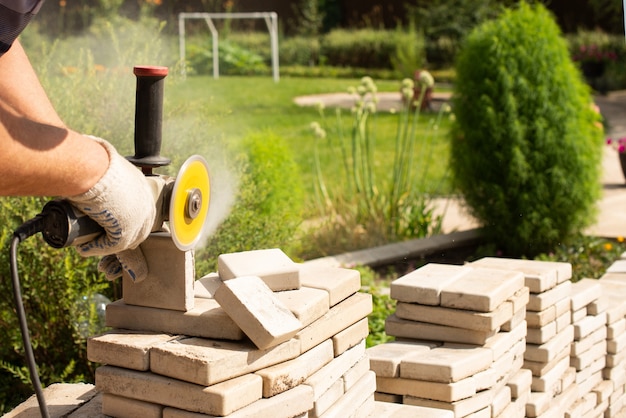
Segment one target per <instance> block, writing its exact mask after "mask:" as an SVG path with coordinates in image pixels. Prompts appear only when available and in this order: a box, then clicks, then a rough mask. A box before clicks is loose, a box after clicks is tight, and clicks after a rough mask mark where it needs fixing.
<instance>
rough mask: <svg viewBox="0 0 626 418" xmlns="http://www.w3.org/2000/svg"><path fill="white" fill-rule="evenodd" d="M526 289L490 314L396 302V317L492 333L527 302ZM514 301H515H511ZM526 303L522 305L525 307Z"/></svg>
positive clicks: (527, 293)
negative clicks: (519, 306) (516, 308)
mask: <svg viewBox="0 0 626 418" xmlns="http://www.w3.org/2000/svg"><path fill="white" fill-rule="evenodd" d="M528 295H529V292H528V288H527V287H523V288H522V290H519V291H518V292H517V293H516V294H515V295H514V296H513V297H512V298H511V299H510V300H506V301H504V302H503V303H501V304H500V305H499V306H498V307H496V308H495V309H494V310H493V311H491V312H477V311H469V310H461V309H453V308H444V307H440V306H428V305H419V304H416V303H406V302H398V303H397V305H396V312H395V313H396V315H397V316H398V318H402V319H408V320H412V321H419V322H428V323H432V324H439V325H448V326H452V327H459V328H466V329H473V330H477V331H492V330H495V329H497V328H498V327H500V326H501V325H502V324H504V323H505V322H507V321H509V320H511V319H512V318H513V314H514V312H516V311H515V310H514V308H515V306H516V305H518V304H521V302H522V301H524V302H527V301H528ZM513 299H515V301H514V300H513ZM525 304H526V303H523V305H525Z"/></svg>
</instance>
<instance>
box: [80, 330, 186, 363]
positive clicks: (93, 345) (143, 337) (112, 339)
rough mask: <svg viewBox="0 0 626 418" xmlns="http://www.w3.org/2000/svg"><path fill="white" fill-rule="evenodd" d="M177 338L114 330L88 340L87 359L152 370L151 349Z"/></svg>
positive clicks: (158, 334) (167, 335)
mask: <svg viewBox="0 0 626 418" xmlns="http://www.w3.org/2000/svg"><path fill="white" fill-rule="evenodd" d="M176 338H178V337H177V336H172V335H169V334H160V333H143V332H139V331H127V330H113V331H109V332H106V333H104V334H101V335H97V336H94V337H91V338H89V339H88V340H87V359H88V360H89V361H92V362H94V363H100V364H108V365H110V366H118V367H124V368H127V369H133V370H143V371H146V370H148V369H149V368H150V349H151V348H152V347H155V346H157V345H159V344H162V343H165V342H167V341H171V340H172V339H176Z"/></svg>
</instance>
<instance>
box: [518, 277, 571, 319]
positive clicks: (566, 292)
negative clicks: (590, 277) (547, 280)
mask: <svg viewBox="0 0 626 418" xmlns="http://www.w3.org/2000/svg"><path fill="white" fill-rule="evenodd" d="M571 289H572V282H570V281H566V282H563V283H561V284H558V285H556V286H555V287H553V288H552V289H550V290H546V291H545V292H543V293H536V294H535V293H531V294H530V298H529V300H528V304H527V305H526V309H527V310H529V311H534V312H539V311H543V310H544V309H547V308H548V306H551V305H555V304H556V303H557V302H558V301H561V300H565V299H569V297H570V292H571ZM569 306H570V302H569V301H568V302H567V307H568V309H569ZM557 316H558V315H557Z"/></svg>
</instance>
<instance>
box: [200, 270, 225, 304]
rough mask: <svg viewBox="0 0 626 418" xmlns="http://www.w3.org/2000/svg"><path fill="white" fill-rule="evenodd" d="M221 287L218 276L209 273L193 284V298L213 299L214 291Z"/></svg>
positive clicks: (220, 280)
mask: <svg viewBox="0 0 626 418" xmlns="http://www.w3.org/2000/svg"><path fill="white" fill-rule="evenodd" d="M221 285H222V279H220V275H219V274H218V273H217V272H215V273H209V274H207V275H206V276H203V277H201V278H199V279H198V280H196V282H195V283H194V289H193V291H194V296H195V297H196V298H203V299H213V296H215V291H216V290H217V288H218V287H220V286H221Z"/></svg>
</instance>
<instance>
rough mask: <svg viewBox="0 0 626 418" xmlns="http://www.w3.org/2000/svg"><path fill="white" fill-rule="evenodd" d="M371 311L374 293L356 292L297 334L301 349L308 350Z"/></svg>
mask: <svg viewBox="0 0 626 418" xmlns="http://www.w3.org/2000/svg"><path fill="white" fill-rule="evenodd" d="M371 312H372V295H370V294H367V293H361V292H357V293H354V294H353V295H352V296H350V297H348V298H347V299H345V300H344V301H342V302H340V303H338V304H337V305H335V306H333V307H332V308H331V309H330V310H329V311H328V312H326V313H325V314H324V315H323V316H322V317H321V318H320V319H318V320H317V321H315V322H313V323H312V324H310V325H308V326H306V327H304V328H303V329H302V330H301V331H300V332H298V334H296V338H297V339H298V340H300V344H301V347H300V349H301V350H302V352H304V351H308V350H309V349H311V348H312V347H314V346H316V345H318V344H320V343H322V342H323V341H324V340H327V339H329V338H332V337H333V336H334V335H336V334H338V333H339V332H341V331H343V330H344V329H346V328H348V327H349V326H351V325H353V324H355V323H356V322H358V321H360V320H361V319H363V318H366V317H367V316H368V315H369V314H370V313H371Z"/></svg>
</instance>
